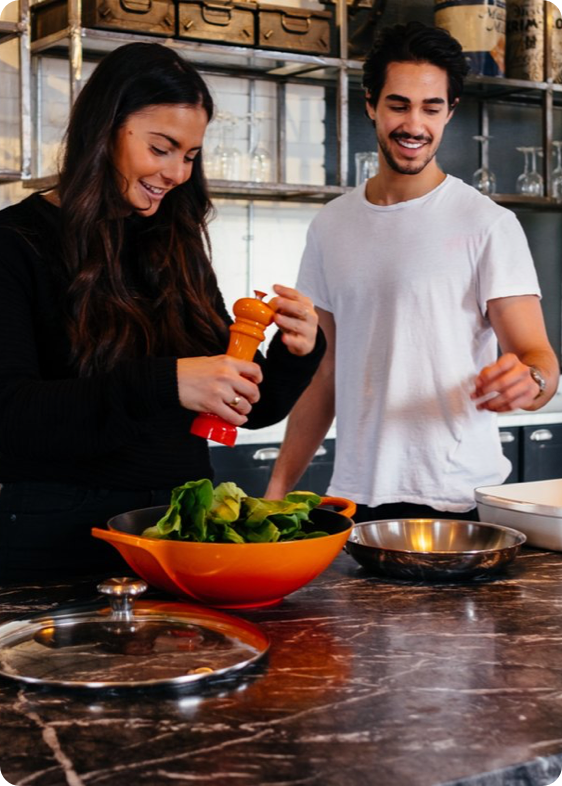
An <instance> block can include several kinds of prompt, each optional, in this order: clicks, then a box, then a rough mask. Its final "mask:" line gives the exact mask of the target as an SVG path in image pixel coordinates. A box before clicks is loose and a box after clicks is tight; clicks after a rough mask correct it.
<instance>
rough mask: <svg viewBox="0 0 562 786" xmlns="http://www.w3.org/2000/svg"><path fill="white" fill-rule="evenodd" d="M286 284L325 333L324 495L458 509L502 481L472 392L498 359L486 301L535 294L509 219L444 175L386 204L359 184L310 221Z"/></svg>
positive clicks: (527, 258) (494, 432) (524, 247)
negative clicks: (329, 399)
mask: <svg viewBox="0 0 562 786" xmlns="http://www.w3.org/2000/svg"><path fill="white" fill-rule="evenodd" d="M297 287H298V288H299V289H300V290H301V291H302V292H304V293H305V294H307V295H308V296H309V297H311V298H312V300H313V302H314V303H315V305H317V306H319V307H320V308H322V309H325V310H326V311H329V312H331V313H332V314H333V316H334V320H335V325H336V347H335V352H336V429H337V441H336V460H335V466H334V473H333V476H332V481H331V484H330V487H329V489H328V493H329V494H331V495H335V496H344V497H348V498H350V499H353V500H354V501H355V502H357V503H362V504H366V505H369V506H375V505H381V504H385V503H392V502H412V503H417V504H424V505H430V506H431V507H433V508H435V509H437V510H451V511H459V512H461V511H466V510H469V509H471V508H473V507H474V505H475V503H474V489H475V488H476V487H477V486H480V485H487V484H490V485H495V484H498V483H501V482H502V481H503V480H505V478H506V477H507V475H508V474H509V469H510V463H509V461H508V460H507V459H506V458H505V457H504V456H503V454H502V450H501V445H500V441H499V434H498V428H497V419H496V416H495V415H494V414H493V413H490V412H487V411H478V410H477V409H476V407H475V405H474V403H473V402H472V401H471V400H470V397H469V394H470V391H471V390H472V387H473V380H474V378H475V376H476V375H477V374H478V372H479V371H480V370H481V369H482V368H483V366H485V365H487V364H489V363H493V362H494V360H495V359H496V358H497V342H496V338H495V335H494V333H493V331H492V328H491V326H490V323H489V321H488V319H487V301H488V300H490V299H492V298H501V297H508V296H513V295H529V294H532V295H539V296H540V290H539V285H538V281H537V276H536V272H535V268H534V265H533V261H532V258H531V254H530V251H529V246H528V244H527V240H526V237H525V234H524V232H523V229H522V227H521V225H520V224H519V222H518V220H517V218H516V217H515V215H514V214H513V213H512V212H511V211H509V210H506V209H505V208H503V207H500V206H499V205H496V204H495V203H494V202H493V201H492V200H491V199H489V198H488V197H485V196H483V195H482V194H480V193H478V191H476V189H474V188H472V187H471V186H468V185H466V184H465V183H463V182H462V181H461V180H459V179H458V178H455V177H451V176H450V175H449V176H447V177H446V179H445V180H444V181H443V182H442V183H441V184H440V185H439V186H438V187H437V188H435V189H434V190H433V191H431V192H430V193H428V194H426V195H424V196H423V197H420V198H419V199H413V200H410V201H408V202H402V203H399V204H396V205H390V206H384V207H383V206H379V205H373V204H371V203H370V202H368V201H367V200H366V198H365V186H364V185H362V186H359V187H358V188H356V189H354V190H353V191H352V192H350V193H349V194H346V195H345V196H342V197H339V198H338V199H336V200H334V201H333V202H330V203H329V204H328V205H326V206H325V207H324V208H323V209H322V210H321V211H320V213H319V214H318V215H317V216H316V218H315V219H314V220H313V222H312V224H311V226H310V229H309V232H308V238H307V245H306V249H305V252H304V255H303V259H302V263H301V269H300V273H299V278H298V284H297Z"/></svg>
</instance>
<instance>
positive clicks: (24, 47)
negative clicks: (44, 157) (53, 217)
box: [0, 0, 32, 183]
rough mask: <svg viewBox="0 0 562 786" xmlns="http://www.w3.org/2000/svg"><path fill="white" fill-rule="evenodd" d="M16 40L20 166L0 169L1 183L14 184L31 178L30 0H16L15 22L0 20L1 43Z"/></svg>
mask: <svg viewBox="0 0 562 786" xmlns="http://www.w3.org/2000/svg"><path fill="white" fill-rule="evenodd" d="M13 39H18V49H19V66H20V67H19V98H20V169H19V170H9V169H3V170H0V183H13V182H16V181H18V180H28V179H29V178H31V148H32V123H31V51H30V30H29V0H19V18H18V21H17V22H0V44H4V43H6V42H8V41H11V40H13Z"/></svg>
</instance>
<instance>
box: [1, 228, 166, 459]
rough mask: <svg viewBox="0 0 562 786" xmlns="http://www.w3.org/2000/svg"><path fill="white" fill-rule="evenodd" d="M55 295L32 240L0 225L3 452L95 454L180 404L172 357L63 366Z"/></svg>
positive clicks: (116, 445)
mask: <svg viewBox="0 0 562 786" xmlns="http://www.w3.org/2000/svg"><path fill="white" fill-rule="evenodd" d="M56 302H57V299H56V298H55V297H54V296H53V289H52V282H51V280H50V278H49V276H48V275H47V274H46V272H45V260H44V259H42V258H41V254H40V253H39V251H38V249H37V247H36V246H33V245H31V244H30V243H29V242H28V241H27V239H26V238H25V237H23V236H22V235H21V234H20V233H18V232H16V231H15V230H13V229H9V228H6V227H5V226H4V227H2V228H0V453H1V454H2V456H3V457H4V458H6V459H9V458H10V456H13V457H20V458H21V457H24V458H31V459H32V458H40V459H49V458H50V459H53V460H57V459H63V458H64V459H67V460H68V459H72V458H76V459H79V458H90V457H96V456H101V455H104V454H106V453H108V452H110V451H112V450H115V449H116V448H119V447H120V446H121V445H124V444H126V443H127V442H130V441H131V439H134V438H138V437H139V436H142V433H143V429H144V428H145V427H146V426H147V424H149V423H150V421H151V419H152V418H154V417H157V416H158V415H160V413H162V412H163V411H164V410H166V409H178V410H179V409H180V403H179V396H178V389H177V377H176V360H175V359H174V358H143V359H141V360H138V361H126V362H122V363H119V364H118V365H117V366H116V367H115V368H114V369H113V370H112V371H110V372H108V373H106V374H101V375H98V376H95V377H91V378H76V375H75V374H73V373H72V372H70V371H68V369H67V370H66V373H65V370H64V360H63V358H64V349H65V341H66V337H65V331H64V327H63V325H62V314H60V313H58V312H57V306H56ZM53 370H54V371H53Z"/></svg>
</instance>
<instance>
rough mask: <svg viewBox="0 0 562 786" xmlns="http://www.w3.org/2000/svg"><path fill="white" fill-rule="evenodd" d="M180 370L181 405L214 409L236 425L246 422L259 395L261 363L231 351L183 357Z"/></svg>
mask: <svg viewBox="0 0 562 786" xmlns="http://www.w3.org/2000/svg"><path fill="white" fill-rule="evenodd" d="M177 374H178V392H179V397H180V403H181V405H182V407H185V408H186V409H191V410H193V411H194V412H212V413H213V414H215V415H219V416H220V417H221V418H223V419H224V420H226V421H227V422H228V423H232V424H233V425H234V426H243V425H244V423H246V421H247V420H248V418H247V415H248V413H249V412H250V410H251V409H252V404H255V403H256V401H258V400H259V397H260V394H259V389H258V384H259V383H260V382H261V381H262V373H261V369H260V367H259V366H258V364H257V363H252V362H250V361H247V360H239V359H238V358H233V357H230V356H229V355H214V356H213V357H196V358H180V359H179V360H178V363H177Z"/></svg>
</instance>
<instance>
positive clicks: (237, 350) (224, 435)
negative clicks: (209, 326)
mask: <svg viewBox="0 0 562 786" xmlns="http://www.w3.org/2000/svg"><path fill="white" fill-rule="evenodd" d="M254 294H255V298H254V297H243V298H240V300H237V301H236V303H235V304H234V306H233V311H234V316H235V322H234V324H232V325H230V341H229V342H228V349H227V350H226V354H227V355H231V356H232V357H235V358H240V360H253V359H254V355H255V354H256V351H257V348H258V347H259V345H260V344H261V342H262V341H263V340H264V338H265V328H266V327H267V326H268V325H271V323H272V322H273V315H274V313H275V312H274V311H273V309H272V308H271V306H269V305H268V304H267V303H264V301H263V299H264V297H265V294H266V293H265V292H258V291H257V290H254ZM191 433H192V434H195V435H196V436H197V437H203V438H204V439H212V440H213V442H221V443H222V444H223V445H228V447H232V446H233V445H234V443H235V442H236V436H237V434H238V432H237V430H236V426H233V425H232V423H227V422H226V420H223V419H222V418H221V417H219V416H218V415H214V414H213V413H211V412H201V413H200V414H199V415H197V417H196V418H195V420H194V421H193V423H192V424H191Z"/></svg>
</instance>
